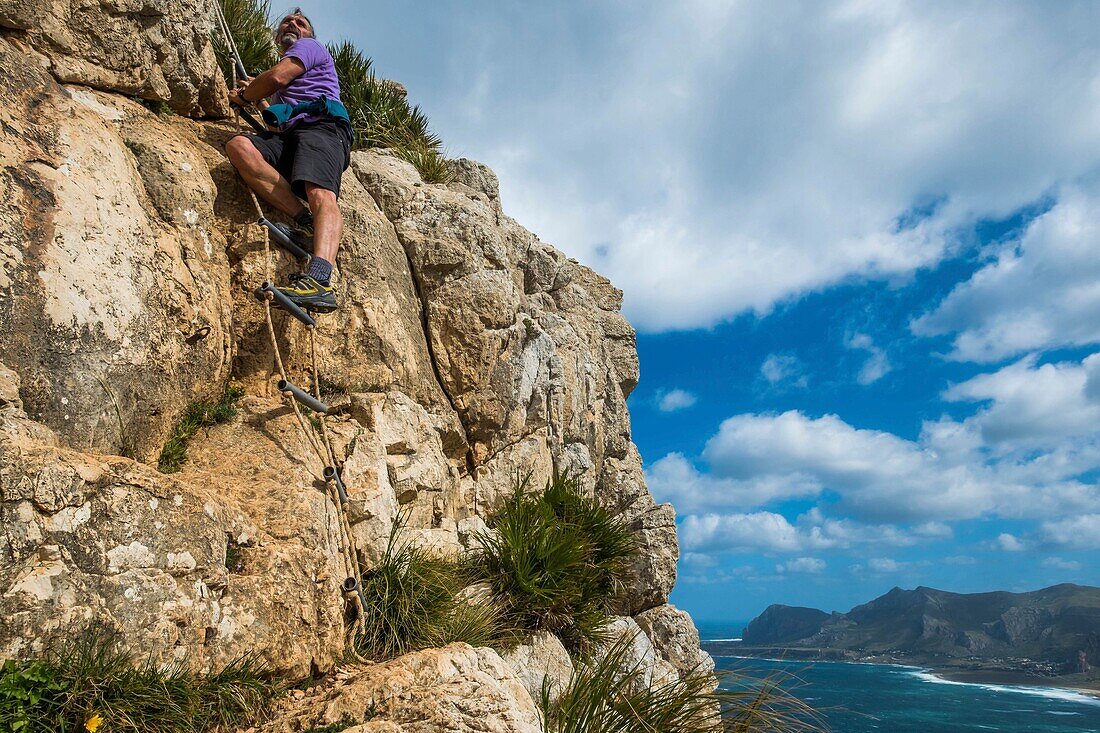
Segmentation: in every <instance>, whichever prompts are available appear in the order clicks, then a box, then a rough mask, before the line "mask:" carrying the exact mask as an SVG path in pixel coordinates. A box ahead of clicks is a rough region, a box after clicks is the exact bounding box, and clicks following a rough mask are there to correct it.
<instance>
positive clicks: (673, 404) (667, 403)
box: [657, 389, 696, 412]
mask: <svg viewBox="0 0 1100 733" xmlns="http://www.w3.org/2000/svg"><path fill="white" fill-rule="evenodd" d="M695 401H696V400H695V395H693V394H692V393H691V392H687V391H685V390H682V389H674V390H672V391H670V392H664V393H662V394H660V395H658V399H657V409H659V410H660V411H661V412H675V411H676V410H683V409H686V408H688V407H691V406H692V405H694V404H695Z"/></svg>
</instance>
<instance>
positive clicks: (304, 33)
mask: <svg viewBox="0 0 1100 733" xmlns="http://www.w3.org/2000/svg"><path fill="white" fill-rule="evenodd" d="M275 35H276V36H277V37H278V39H279V44H280V45H281V46H283V47H284V48H286V47H287V46H290V45H291V44H293V43H294V42H295V41H297V40H298V39H300V38H312V37H313V28H312V27H310V25H309V21H308V20H306V18H305V16H304V15H302V14H300V13H291V14H290V15H288V16H286V17H285V18H283V19H282V20H281V21H279V28H278V32H277V33H276V34H275Z"/></svg>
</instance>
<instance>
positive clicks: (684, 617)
mask: <svg viewBox="0 0 1100 733" xmlns="http://www.w3.org/2000/svg"><path fill="white" fill-rule="evenodd" d="M634 620H635V621H637V622H638V626H639V627H641V629H642V631H644V632H645V635H646V636H647V637H649V640H650V641H652V642H653V646H654V647H655V648H656V649H657V651H658V653H659V654H660V655H661V658H662V659H664V660H665V661H666V662H668V663H669V664H671V665H672V666H673V667H675V668H676V670H677V671H678V672H687V671H689V670H698V671H701V672H713V671H714V660H713V659H712V658H711V656H710V655H709V654H707V653H706V652H705V651H703V650H702V649H700V648H699V631H698V629H696V628H695V622H694V621H692V620H691V616H690V615H689V614H688V613H687V612H686V611H681V610H680V609H678V608H676V607H675V606H672V605H664V606H657V607H656V608H651V609H649V610H648V611H644V612H642V613H640V614H638V615H637V616H635V617H634Z"/></svg>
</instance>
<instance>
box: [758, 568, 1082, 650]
mask: <svg viewBox="0 0 1100 733" xmlns="http://www.w3.org/2000/svg"><path fill="white" fill-rule="evenodd" d="M743 639H744V644H746V645H752V646H774V645H784V646H787V647H792V648H814V649H839V650H847V651H854V652H860V653H863V654H881V653H887V652H889V653H894V654H903V655H910V656H914V655H919V656H923V657H949V658H964V657H978V658H983V659H991V658H1007V657H1022V658H1027V659H1033V660H1043V661H1048V662H1054V663H1057V664H1066V665H1073V664H1077V663H1079V662H1080V658H1081V655H1082V654H1084V655H1085V657H1086V658H1087V660H1088V662H1089V663H1090V664H1093V665H1097V664H1100V588H1094V587H1090V586H1082V585H1072V584H1069V583H1065V584H1062V585H1055V586H1052V587H1050V588H1044V589H1042V590H1037V591H1033V592H1030V593H1007V592H1003V591H997V592H993V593H949V592H947V591H942V590H936V589H935V588H925V587H919V588H916V589H915V590H903V589H901V588H894V589H893V590H891V591H890V592H889V593H886V594H885V595H883V596H880V597H878V598H876V599H875V600H873V601H871V602H870V603H865V604H863V605H862V606H856V607H855V608H853V609H852V610H851V611H849V612H848V613H833V614H827V613H825V612H824V611H818V610H817V609H813V608H799V607H792V606H781V605H774V606H769V607H768V609H767V610H765V611H764V613H762V614H760V615H759V616H757V617H756V618H755V619H753V620H752V621H751V622H750V623H749V625H748V626H747V627H746V628H745V633H744V635H743Z"/></svg>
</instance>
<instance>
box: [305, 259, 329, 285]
mask: <svg viewBox="0 0 1100 733" xmlns="http://www.w3.org/2000/svg"><path fill="white" fill-rule="evenodd" d="M306 274H307V275H309V276H310V277H312V278H313V279H314V280H316V281H317V282H319V283H321V284H322V285H328V281H329V280H330V279H332V263H331V262H329V261H328V260H325V259H321V258H320V257H314V258H313V259H312V260H310V261H309V272H307V273H306Z"/></svg>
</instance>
